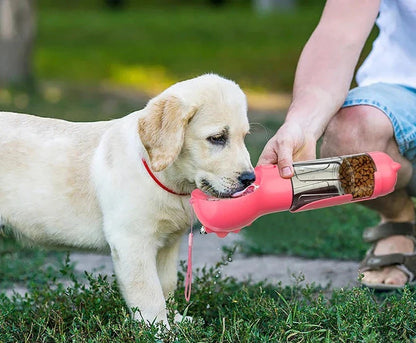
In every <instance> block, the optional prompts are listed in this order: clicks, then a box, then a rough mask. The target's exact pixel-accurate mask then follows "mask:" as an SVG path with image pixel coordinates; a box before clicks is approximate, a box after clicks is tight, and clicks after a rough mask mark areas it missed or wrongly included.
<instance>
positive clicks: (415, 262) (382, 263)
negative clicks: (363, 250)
mask: <svg viewBox="0 0 416 343" xmlns="http://www.w3.org/2000/svg"><path fill="white" fill-rule="evenodd" d="M393 265H397V266H399V265H400V266H404V267H405V268H406V269H407V271H408V274H409V275H410V274H411V275H414V274H416V254H389V255H377V256H376V255H374V254H372V253H370V254H368V255H367V256H366V258H365V259H364V260H363V261H362V263H361V267H360V270H362V271H366V270H374V269H379V268H383V267H387V266H393ZM409 281H410V280H409Z"/></svg>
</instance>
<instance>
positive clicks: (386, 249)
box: [362, 235, 414, 286]
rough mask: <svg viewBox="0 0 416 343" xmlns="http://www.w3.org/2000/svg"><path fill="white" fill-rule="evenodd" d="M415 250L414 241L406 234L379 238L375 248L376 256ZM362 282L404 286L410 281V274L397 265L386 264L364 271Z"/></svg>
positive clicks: (407, 252)
mask: <svg viewBox="0 0 416 343" xmlns="http://www.w3.org/2000/svg"><path fill="white" fill-rule="evenodd" d="M413 251H414V243H413V241H412V240H411V239H410V238H408V237H406V236H399V235H395V236H390V237H387V238H383V239H381V240H379V241H378V242H377V244H376V247H375V248H374V256H381V255H389V254H395V253H401V254H411V253H413ZM362 274H363V275H364V276H363V278H362V282H363V283H364V284H366V285H368V286H371V285H372V284H386V285H394V286H404V285H405V284H406V282H407V281H408V274H406V273H405V272H403V271H402V270H400V269H399V268H398V267H396V266H386V267H384V268H381V269H377V270H368V271H364V272H363V273H362Z"/></svg>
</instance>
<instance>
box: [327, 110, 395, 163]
mask: <svg viewBox="0 0 416 343" xmlns="http://www.w3.org/2000/svg"><path fill="white" fill-rule="evenodd" d="M392 138H393V128H392V125H391V122H390V120H389V119H388V118H387V116H386V115H385V114H384V113H383V112H381V111H380V110H378V109H377V108H374V107H371V106H353V107H346V108H343V109H341V110H340V111H339V112H338V113H337V114H336V115H335V116H334V117H333V118H332V119H331V121H330V122H329V124H328V126H327V128H326V130H325V133H324V136H323V139H322V145H321V149H320V150H321V156H322V157H328V156H340V155H346V154H352V153H361V152H367V151H375V150H378V151H385V150H386V148H387V146H388V144H389V142H390V141H391V140H392Z"/></svg>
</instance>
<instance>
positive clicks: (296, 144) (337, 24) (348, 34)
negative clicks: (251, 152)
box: [258, 0, 380, 177]
mask: <svg viewBox="0 0 416 343" xmlns="http://www.w3.org/2000/svg"><path fill="white" fill-rule="evenodd" d="M379 6H380V1H379V0H328V1H327V2H326V5H325V8H324V11H323V14H322V17H321V20H320V22H319V24H318V26H317V27H316V29H315V30H314V32H313V34H312V35H311V37H310V38H309V40H308V42H307V43H306V45H305V47H304V49H303V51H302V54H301V56H300V59H299V62H298V67H297V70H296V75H295V83H294V88H293V100H292V104H291V106H290V108H289V111H288V113H287V116H286V120H285V123H284V124H283V125H282V127H281V128H280V129H279V130H278V132H277V133H276V135H275V136H274V137H273V138H272V139H271V140H270V141H269V142H268V143H267V144H266V147H265V148H264V150H263V153H262V155H261V156H260V159H259V162H258V163H259V164H265V163H278V165H279V169H280V173H281V175H282V176H284V177H290V176H292V175H293V170H292V163H293V160H301V159H312V158H315V149H316V141H317V140H318V139H319V137H320V136H321V135H322V134H323V132H324V130H325V128H326V126H327V124H328V122H329V120H330V119H331V117H332V116H333V115H334V114H335V113H336V112H337V111H338V109H339V108H340V107H341V105H342V103H343V101H344V99H345V97H346V95H347V92H348V88H349V86H350V84H351V80H352V78H353V73H354V69H355V66H356V64H357V61H358V58H359V56H360V53H361V50H362V48H363V46H364V44H365V41H366V40H367V37H368V35H369V33H370V31H371V29H372V27H373V25H374V22H375V19H376V17H377V14H378V9H379ZM287 168H289V169H287Z"/></svg>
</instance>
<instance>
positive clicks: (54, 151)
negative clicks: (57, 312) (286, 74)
mask: <svg viewBox="0 0 416 343" xmlns="http://www.w3.org/2000/svg"><path fill="white" fill-rule="evenodd" d="M248 131H249V123H248V120H247V105H246V98H245V96H244V94H243V92H242V91H241V89H240V88H239V87H238V85H237V84H235V83H234V82H232V81H230V80H226V79H224V78H222V77H219V76H217V75H214V74H207V75H203V76H200V77H197V78H194V79H190V80H186V81H183V82H179V83H177V84H175V85H173V86H171V87H170V88H168V89H167V90H165V91H164V92H163V93H161V94H160V95H159V96H157V97H155V98H153V99H151V100H150V101H149V103H148V104H147V106H146V107H145V108H144V109H142V110H140V111H137V112H133V113H131V114H129V115H127V116H125V117H123V118H121V119H116V120H111V121H106V122H95V123H73V122H67V121H64V120H57V119H47V118H40V117H35V116H31V115H25V114H16V113H8V112H0V215H1V221H2V223H3V224H5V225H7V226H10V227H11V228H12V229H13V230H14V231H15V232H16V234H17V235H18V236H19V237H22V238H24V239H27V240H29V241H31V242H35V243H40V244H42V245H47V246H64V247H74V248H82V249H92V250H97V251H106V250H107V251H111V256H112V259H113V262H114V267H115V272H116V275H117V279H118V281H119V285H120V288H121V291H122V294H123V296H124V297H125V300H126V302H127V304H128V306H129V307H131V308H132V307H136V308H138V309H139V310H140V313H135V317H136V318H138V319H140V318H144V319H145V320H147V321H150V322H152V321H154V320H156V321H163V322H164V323H165V324H166V325H168V323H167V316H166V306H165V298H166V297H167V296H168V294H169V293H171V292H172V291H173V290H174V289H175V286H176V281H177V280H176V274H177V271H176V266H177V257H178V249H179V246H180V238H181V236H182V234H183V233H184V232H185V231H186V230H187V229H188V228H189V227H190V225H191V223H190V221H191V218H192V216H191V207H190V204H189V194H190V192H191V191H192V190H193V189H195V188H196V187H198V188H200V189H201V190H203V191H205V192H207V193H209V194H212V195H214V196H218V197H229V196H230V195H232V194H233V193H235V192H238V191H241V190H242V189H244V188H245V187H247V186H248V185H249V184H250V183H252V182H253V181H254V173H253V167H252V165H251V163H250V157H249V154H248V152H247V149H246V147H245V144H244V137H245V136H246V134H247V133H248Z"/></svg>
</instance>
